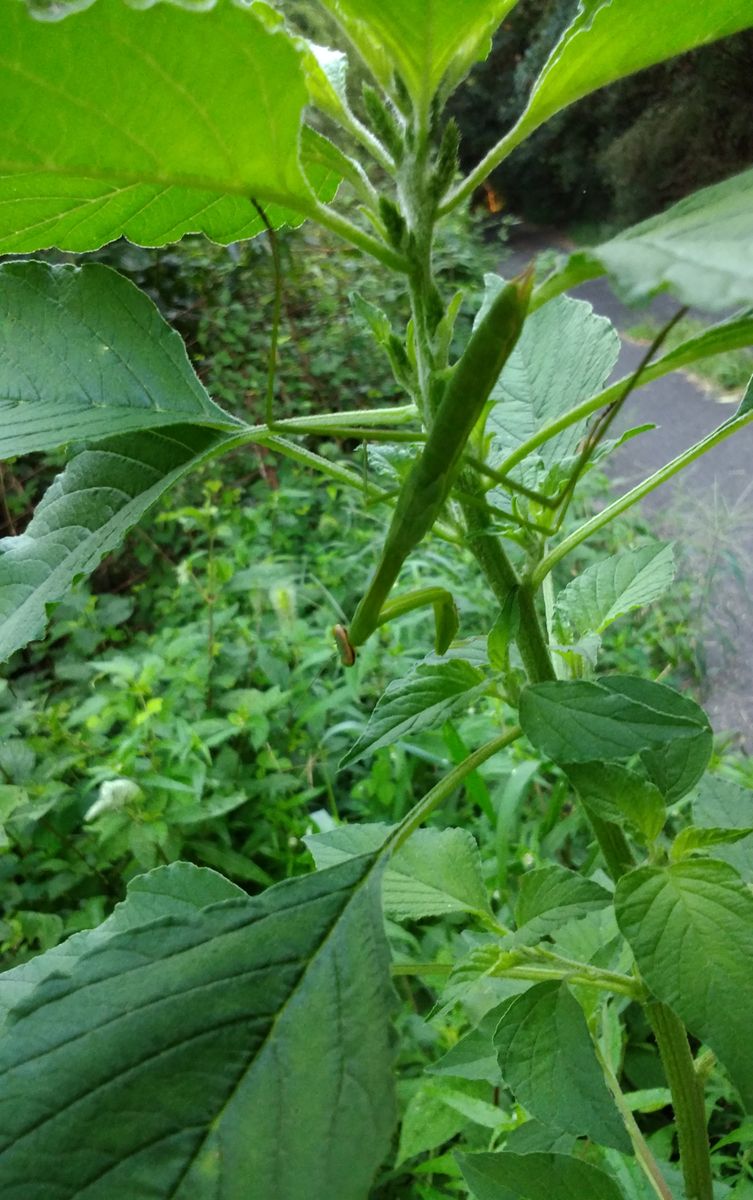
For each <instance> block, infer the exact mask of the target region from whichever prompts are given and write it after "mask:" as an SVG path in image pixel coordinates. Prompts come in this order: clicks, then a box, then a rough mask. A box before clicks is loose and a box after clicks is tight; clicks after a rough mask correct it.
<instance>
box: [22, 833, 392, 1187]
mask: <svg viewBox="0 0 753 1200" xmlns="http://www.w3.org/2000/svg"><path fill="white" fill-rule="evenodd" d="M197 874H198V870H197V868H195V867H192V866H190V865H189V864H185V863H182V864H177V865H174V866H173V867H170V868H163V869H160V870H158V871H156V872H153V873H152V874H151V875H150V876H148V877H146V879H142V880H141V881H140V883H139V885H138V886H139V892H140V911H139V912H138V914H137V915H134V914H132V913H131V912H129V909H130V907H131V904H132V900H131V898H130V895H129V899H128V900H126V902H125V904H124V906H122V907H121V908H120V909H119V910H118V912H117V913H116V918H115V920H114V921H113V922H111V923H106V924H105V925H104V926H102V927H101V928H100V929H99V930H93V931H91V932H87V933H84V934H79V935H76V936H75V937H74V938H72V939H71V940H70V941H69V942H67V943H66V944H65V945H64V947H62V948H61V951H62V953H58V951H53V952H51V953H50V954H49V955H43V956H41V957H40V958H38V959H36V960H33V962H32V963H30V964H26V965H24V966H21V967H18V968H16V969H14V970H13V971H10V972H8V973H6V974H5V975H4V976H3V977H2V981H0V995H1V996H2V997H4V998H5V997H7V996H9V997H10V1000H11V1004H12V1008H11V1012H10V1014H9V1016H8V1018H7V1025H6V1033H5V1036H4V1038H3V1043H2V1050H1V1051H0V1074H1V1077H2V1081H3V1087H2V1099H0V1109H1V1110H2V1117H3V1121H2V1131H0V1183H1V1184H2V1190H3V1195H4V1196H8V1197H9V1200H10V1197H14V1196H18V1197H20V1196H21V1195H23V1196H25V1197H27V1198H28V1200H43V1198H44V1200H48V1198H49V1197H50V1196H52V1195H54V1196H56V1197H59V1198H60V1200H66V1198H68V1197H70V1198H71V1200H73V1198H74V1197H78V1196H82V1195H83V1194H84V1193H86V1194H88V1195H89V1196H91V1198H92V1200H120V1198H121V1197H122V1200H133V1197H134V1196H135V1195H141V1194H146V1192H147V1191H148V1192H149V1193H150V1194H153V1195H157V1194H159V1195H164V1196H167V1195H170V1196H173V1197H175V1200H183V1198H185V1200H188V1198H189V1197H190V1200H197V1198H198V1197H209V1196H210V1195H211V1196H212V1197H213V1198H215V1200H241V1197H245V1196H246V1195H247V1194H248V1181H249V1179H253V1181H254V1192H255V1195H258V1196H259V1197H260V1200H261V1198H262V1197H269V1200H271V1198H272V1197H275V1200H277V1198H279V1200H299V1198H300V1200H303V1197H308V1196H311V1195H322V1196H324V1195H327V1196H332V1197H333V1198H337V1200H340V1198H342V1200H361V1198H362V1197H363V1195H364V1194H365V1193H366V1192H367V1191H368V1188H369V1184H370V1182H371V1177H372V1175H373V1173H374V1171H375V1169H376V1167H377V1166H378V1164H379V1162H380V1160H381V1158H382V1156H383V1155H384V1153H385V1152H386V1149H387V1146H388V1144H389V1138H390V1134H391V1129H392V1124H393V1120H394V1102H393V1097H392V1085H391V1080H390V1068H391V1062H392V1056H393V1051H392V1049H391V1044H390V1032H389V1019H388V1018H389V1012H390V1008H391V1004H392V993H391V989H390V985H389V975H388V961H387V950H386V946H385V943H384V938H383V933H382V921H381V915H380V913H379V906H378V899H377V890H376V889H377V886H378V879H377V871H376V870H375V868H374V858H373V857H372V856H367V857H365V858H362V859H359V860H355V861H353V862H350V863H346V864H343V865H341V866H338V867H335V868H333V870H332V871H328V872H322V873H319V874H314V875H311V876H307V877H305V878H302V879H296V880H290V881H287V882H285V883H282V884H279V885H277V886H276V887H274V888H272V889H270V890H269V891H268V892H265V893H263V894H262V895H261V896H258V897H256V898H254V899H250V898H249V897H248V896H245V895H243V894H240V895H233V894H232V893H231V892H228V891H226V890H225V889H224V886H220V887H216V886H214V885H212V886H211V887H207V886H206V885H205V884H204V883H202V882H200V881H197V880H196V875H197ZM214 878H215V879H216V877H214ZM197 882H199V886H200V887H201V888H202V894H201V901H200V902H198V903H197V902H191V901H187V900H186V896H187V895H188V896H191V895H192V891H193V887H194V884H195V883H197ZM221 882H222V884H223V885H224V881H221ZM48 963H49V966H50V967H51V969H50V970H48V971H46V974H45V971H44V969H45V968H46V966H47V965H48ZM27 975H29V976H31V979H32V986H31V988H30V989H28V990H26V991H25V992H24V990H23V984H24V980H25V978H26V976H27ZM19 988H20V989H21V991H20V992H19ZM82 1130H85V1131H86V1136H85V1137H82V1136H81V1131H82ZM282 1146H284V1147H285V1153H284V1154H281V1152H280V1151H281V1147H282Z"/></svg>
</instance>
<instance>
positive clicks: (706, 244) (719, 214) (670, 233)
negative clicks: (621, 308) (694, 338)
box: [592, 5, 753, 312]
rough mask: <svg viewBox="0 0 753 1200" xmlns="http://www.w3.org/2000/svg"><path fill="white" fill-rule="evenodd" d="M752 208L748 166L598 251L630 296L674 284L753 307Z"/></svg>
mask: <svg viewBox="0 0 753 1200" xmlns="http://www.w3.org/2000/svg"><path fill="white" fill-rule="evenodd" d="M747 7H748V11H749V13H750V12H751V9H750V5H748V6H747ZM748 23H749V24H751V25H753V16H752V17H751V19H750V21H749V22H748ZM752 211H753V171H746V172H745V173H744V174H742V175H735V176H734V177H733V178H732V179H726V180H725V181H724V182H723V183H717V184H714V185H713V186H712V187H708V188H704V189H703V190H702V191H700V192H695V193H694V194H693V195H692V196H688V197H687V199H685V200H681V201H680V203H679V204H676V205H674V207H673V208H670V209H669V210H668V212H665V213H662V214H660V215H659V216H658V217H650V218H649V219H648V220H647V221H643V222H641V224H640V225H634V226H633V228H632V229H627V230H626V231H625V232H624V233H620V234H618V235H617V237H615V238H612V240H611V241H609V242H605V243H604V244H603V245H601V246H598V247H597V248H596V249H595V250H594V251H592V253H593V254H594V255H595V256H596V257H597V258H598V259H599V260H600V261H601V262H602V263H603V264H604V266H605V268H606V269H607V271H609V273H610V274H611V275H613V276H614V277H615V279H616V280H617V282H618V283H619V284H620V287H621V289H623V290H624V292H625V294H626V296H627V299H629V300H632V301H637V300H642V299H645V298H646V297H647V296H649V295H651V294H652V293H653V292H656V291H659V290H660V289H664V288H668V289H669V290H670V291H672V292H673V293H674V294H675V295H676V296H678V297H679V298H680V300H682V301H683V303H684V304H695V305H698V306H699V307H700V308H704V309H708V310H709V311H711V312H715V311H719V310H720V309H725V308H734V307H735V305H740V304H750V303H751V301H753V217H752V216H751V212H752Z"/></svg>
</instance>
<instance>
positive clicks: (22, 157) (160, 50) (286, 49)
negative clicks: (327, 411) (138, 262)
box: [0, 0, 331, 253]
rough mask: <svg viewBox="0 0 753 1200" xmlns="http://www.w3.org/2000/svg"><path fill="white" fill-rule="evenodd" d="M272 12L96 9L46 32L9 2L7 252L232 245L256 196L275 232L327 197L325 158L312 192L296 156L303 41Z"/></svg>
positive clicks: (0, 86)
mask: <svg viewBox="0 0 753 1200" xmlns="http://www.w3.org/2000/svg"><path fill="white" fill-rule="evenodd" d="M270 13H271V10H269V9H268V8H267V7H266V6H265V5H255V6H254V7H253V11H252V9H251V8H248V7H244V6H241V5H237V4H234V3H231V2H230V0H218V2H217V3H213V4H211V5H209V6H205V7H204V9H203V10H201V9H198V8H194V9H193V11H188V10H187V9H186V8H185V7H181V6H176V5H173V4H162V3H160V4H155V5H150V6H148V7H143V6H140V7H138V8H137V7H136V6H132V5H128V4H125V3H123V0H97V3H96V4H92V5H91V6H89V7H87V9H86V10H85V11H83V12H76V13H74V14H73V15H69V16H67V17H66V18H65V19H64V20H62V21H59V22H51V21H41V20H35V19H33V18H32V17H30V16H29V14H28V12H27V10H26V8H25V6H24V5H22V4H9V5H6V6H5V9H4V14H3V53H2V63H1V64H0V108H2V110H3V111H4V112H7V113H11V112H12V113H13V114H14V119H13V121H12V122H5V123H4V124H3V127H2V129H0V252H1V253H11V252H12V253H23V252H27V251H31V250H36V249H39V248H41V247H45V246H51V245H57V246H59V247H61V248H62V249H67V250H79V251H80V250H91V249H94V248H95V247H97V246H101V245H104V243H105V242H108V241H112V240H113V239H114V238H116V237H120V236H121V235H126V236H127V237H128V238H129V239H130V240H131V241H134V242H137V243H139V244H142V245H158V244H163V243H164V242H167V241H174V240H177V239H178V238H180V237H182V236H183V234H184V233H187V232H190V231H193V232H202V233H206V234H207V236H209V237H211V238H213V239H214V240H216V241H220V242H230V241H233V240H236V239H238V238H241V237H251V236H253V235H254V234H255V233H258V232H259V231H260V230H261V229H262V228H263V223H262V222H261V220H260V218H259V214H258V213H257V212H256V210H255V208H254V207H253V204H252V203H251V201H250V199H249V197H251V196H255V197H256V198H257V199H258V200H259V201H260V202H261V203H262V204H264V206H265V208H266V207H267V206H269V211H268V212H267V216H268V217H269V219H270V220H271V221H272V222H273V223H274V224H277V225H279V224H283V223H286V222H288V223H299V222H300V219H301V218H302V217H304V216H305V215H306V213H307V211H309V209H310V207H311V204H312V202H313V198H314V191H313V190H312V186H313V188H314V189H315V190H316V191H320V190H322V189H324V190H325V191H326V193H327V194H328V195H331V183H330V172H329V170H328V169H327V168H323V167H322V166H321V165H320V164H319V163H318V162H317V161H316V158H315V157H314V158H313V164H314V165H313V166H312V167H311V168H310V172H309V173H310V175H311V180H312V183H309V180H308V178H307V174H306V173H305V171H304V166H303V165H302V161H301V152H300V132H301V120H302V114H303V110H304V108H305V106H306V104H307V102H308V90H307V86H306V80H305V77H304V69H303V65H302V64H303V60H304V58H305V57H306V50H305V46H304V45H303V43H298V42H296V41H294V40H293V39H291V38H289V37H288V36H287V35H286V34H285V32H284V30H282V29H281V28H279V26H276V25H275V22H276V18H272V17H271V16H270ZM81 63H86V70H85V71H84V70H80V69H79V64H81ZM218 64H222V86H218V77H217V70H218ZM113 80H117V87H115V86H113ZM63 131H64V136H62V132H63ZM259 131H263V133H260V132H259ZM313 141H314V142H317V139H316V138H314V139H313ZM317 144H318V142H317Z"/></svg>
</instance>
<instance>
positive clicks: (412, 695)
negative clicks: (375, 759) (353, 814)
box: [340, 659, 489, 768]
mask: <svg viewBox="0 0 753 1200" xmlns="http://www.w3.org/2000/svg"><path fill="white" fill-rule="evenodd" d="M488 686H489V683H488V680H486V679H485V678H484V675H483V674H482V672H481V671H478V670H476V668H475V667H472V666H471V665H470V663H467V662H464V661H463V660H462V659H458V660H453V661H450V662H445V663H440V664H438V665H436V666H433V665H426V664H424V663H421V664H420V665H419V666H417V667H416V668H415V670H413V671H412V672H411V673H410V674H409V675H407V676H405V678H403V679H396V680H394V681H393V682H392V683H391V684H390V685H389V687H388V688H387V690H386V692H385V693H384V695H383V696H381V697H380V698H379V700H378V701H377V704H376V708H375V709H374V711H373V712H372V714H371V716H370V717H369V720H368V724H367V725H366V728H365V729H364V731H363V733H362V734H361V736H360V737H359V739H358V741H357V742H356V743H355V745H353V746H351V748H350V750H349V751H348V752H347V754H345V755H344V757H343V758H342V759H341V760H340V767H341V768H342V767H346V766H348V765H350V764H351V763H354V762H358V760H359V759H360V758H363V757H364V755H366V754H373V753H375V751H377V750H380V749H381V748H382V746H390V745H392V743H393V742H397V741H399V740H400V739H401V738H404V737H408V736H414V735H415V734H417V733H421V732H422V731H423V730H424V729H434V728H436V726H438V725H443V724H444V722H445V721H448V720H449V719H450V717H452V716H454V715H455V714H456V713H458V712H464V711H465V710H466V709H467V707H468V705H469V704H471V703H472V702H473V701H474V700H476V699H477V698H478V697H479V696H482V695H483V694H484V692H485V691H486V690H487V688H488Z"/></svg>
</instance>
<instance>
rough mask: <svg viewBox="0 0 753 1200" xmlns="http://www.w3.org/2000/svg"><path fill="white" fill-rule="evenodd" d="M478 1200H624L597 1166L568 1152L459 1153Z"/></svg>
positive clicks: (469, 1184) (465, 1175)
mask: <svg viewBox="0 0 753 1200" xmlns="http://www.w3.org/2000/svg"><path fill="white" fill-rule="evenodd" d="M457 1160H458V1162H459V1163H460V1169H461V1171H462V1172H463V1178H464V1179H465V1181H466V1183H467V1184H468V1186H469V1188H470V1189H471V1191H472V1192H473V1194H474V1196H476V1197H477V1200H624V1196H623V1193H622V1192H621V1191H620V1189H619V1187H618V1186H617V1184H616V1183H615V1181H614V1180H613V1179H612V1178H611V1177H610V1176H609V1175H607V1174H605V1172H604V1171H601V1170H600V1169H599V1168H598V1167H594V1166H592V1164H591V1163H587V1162H583V1160H582V1159H579V1158H571V1157H570V1156H569V1155H568V1154H553V1153H549V1154H547V1153H545V1152H543V1151H538V1152H534V1153H531V1154H513V1153H511V1152H509V1151H505V1150H503V1151H501V1152H498V1153H497V1154H458V1155H457Z"/></svg>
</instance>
